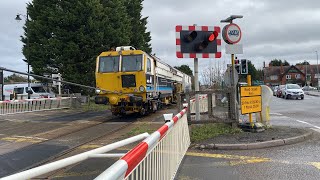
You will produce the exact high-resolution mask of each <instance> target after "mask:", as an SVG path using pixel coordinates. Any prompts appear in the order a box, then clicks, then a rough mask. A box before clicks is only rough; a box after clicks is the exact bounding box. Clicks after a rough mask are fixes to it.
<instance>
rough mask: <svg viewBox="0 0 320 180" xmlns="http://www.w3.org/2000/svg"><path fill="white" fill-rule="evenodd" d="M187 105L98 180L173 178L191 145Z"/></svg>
mask: <svg viewBox="0 0 320 180" xmlns="http://www.w3.org/2000/svg"><path fill="white" fill-rule="evenodd" d="M186 111H187V108H185V109H183V110H182V111H181V112H180V113H178V114H177V115H176V116H174V117H173V118H172V120H171V121H169V122H167V123H165V124H164V125H163V126H162V127H160V128H159V129H158V130H157V131H155V132H154V133H152V134H151V135H150V136H149V137H147V138H146V139H145V140H144V141H142V142H141V143H139V144H138V145H137V146H136V147H134V148H133V149H132V150H130V151H129V152H128V153H127V154H126V155H124V156H123V157H122V158H121V159H120V160H118V161H117V162H116V163H114V164H113V165H112V166H111V167H109V168H108V169H107V170H106V171H104V172H103V173H102V174H100V175H99V176H98V177H97V178H96V179H98V180H100V179H124V178H126V179H130V176H131V177H133V178H134V179H171V178H173V177H174V175H175V172H176V170H177V169H178V167H179V165H180V162H181V160H182V158H183V157H184V155H185V152H186V151H187V149H188V147H189V145H190V137H189V130H188V124H187V119H186V116H184V114H185V113H186Z"/></svg>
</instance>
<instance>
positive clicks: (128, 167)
mask: <svg viewBox="0 0 320 180" xmlns="http://www.w3.org/2000/svg"><path fill="white" fill-rule="evenodd" d="M186 112H187V108H184V109H183V110H182V111H181V112H180V113H178V114H177V115H175V116H174V117H172V116H173V115H172V114H164V117H165V120H166V123H165V124H164V125H163V126H161V127H160V128H159V129H158V130H157V131H155V132H154V133H152V134H151V135H149V134H148V133H143V134H140V135H137V136H134V137H131V138H128V139H125V140H122V141H118V142H115V143H112V144H110V145H106V146H103V147H100V148H97V149H93V150H91V151H87V152H84V153H81V154H78V155H74V156H71V157H68V158H65V159H61V160H58V161H55V162H52V163H49V164H45V165H42V166H39V167H36V168H33V169H29V170H26V171H22V172H19V173H16V174H13V175H10V176H7V177H4V178H2V179H1V180H21V179H30V178H35V177H38V176H40V175H44V174H47V173H49V172H53V171H56V170H58V169H61V168H64V167H67V166H69V165H72V164H76V163H79V162H82V161H84V160H87V159H90V158H108V157H121V158H120V160H118V161H116V162H115V163H114V164H113V165H112V166H110V167H109V168H108V169H106V170H105V171H104V172H103V173H101V174H100V175H99V176H98V177H96V179H97V180H100V179H104V180H118V179H139V180H150V179H152V180H160V179H161V180H162V179H173V178H174V177H175V174H176V172H177V170H178V168H179V165H180V163H181V161H182V159H183V157H184V155H185V154H186V152H187V150H188V147H189V145H190V136H189V129H188V122H187V117H186V115H185V114H186ZM143 139H144V140H143ZM141 140H143V141H142V142H141V143H139V144H138V145H137V146H135V147H134V148H133V149H131V150H130V151H129V152H128V153H126V154H107V152H109V151H112V150H115V149H117V148H120V147H122V146H125V145H128V144H131V143H133V142H137V141H141Z"/></svg>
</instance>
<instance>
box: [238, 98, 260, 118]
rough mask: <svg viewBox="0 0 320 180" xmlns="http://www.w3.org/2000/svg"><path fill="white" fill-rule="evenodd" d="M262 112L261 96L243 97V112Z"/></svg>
mask: <svg viewBox="0 0 320 180" xmlns="http://www.w3.org/2000/svg"><path fill="white" fill-rule="evenodd" d="M254 112H261V96H253V97H241V114H248V113H254Z"/></svg>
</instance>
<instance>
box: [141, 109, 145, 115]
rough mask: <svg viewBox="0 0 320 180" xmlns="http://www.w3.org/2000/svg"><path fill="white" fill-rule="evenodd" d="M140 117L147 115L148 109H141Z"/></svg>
mask: <svg viewBox="0 0 320 180" xmlns="http://www.w3.org/2000/svg"><path fill="white" fill-rule="evenodd" d="M140 115H141V116H145V115H146V109H144V108H141V109H140Z"/></svg>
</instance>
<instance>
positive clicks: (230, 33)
mask: <svg viewBox="0 0 320 180" xmlns="http://www.w3.org/2000/svg"><path fill="white" fill-rule="evenodd" d="M242 17H243V16H242V15H231V16H230V17H228V18H227V19H224V20H221V21H220V22H222V23H229V24H228V25H226V26H225V27H224V28H223V31H222V37H223V40H224V41H225V42H226V43H227V44H236V43H238V42H239V41H240V40H241V36H242V33H241V29H240V27H239V26H238V25H236V24H234V23H233V20H234V19H237V18H242ZM231 66H232V67H231V74H232V76H231V88H232V91H233V93H232V94H231V99H230V101H231V104H232V106H233V107H232V114H233V119H235V120H236V121H238V120H239V111H238V104H237V100H236V98H237V97H236V93H237V87H236V83H235V78H234V77H235V63H234V53H232V54H231Z"/></svg>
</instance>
